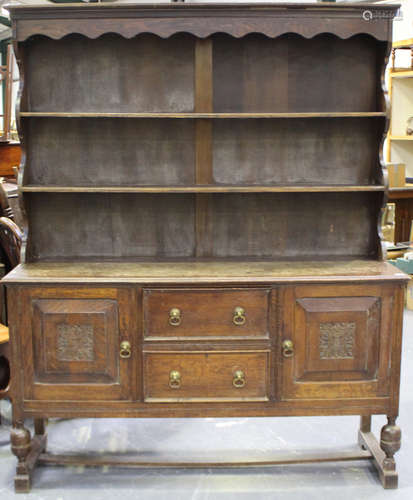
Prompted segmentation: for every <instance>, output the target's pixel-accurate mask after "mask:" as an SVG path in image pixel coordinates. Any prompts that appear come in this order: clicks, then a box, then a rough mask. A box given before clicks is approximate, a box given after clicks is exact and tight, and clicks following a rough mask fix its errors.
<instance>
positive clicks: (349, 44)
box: [4, 4, 407, 492]
mask: <svg viewBox="0 0 413 500" xmlns="http://www.w3.org/2000/svg"><path fill="white" fill-rule="evenodd" d="M365 9H366V7H365V5H347V4H339V5H334V6H330V5H328V4H319V5H308V4H303V5H300V4H284V5H280V4H278V5H268V4H263V5H259V4H253V5H248V4H241V5H216V4H212V5H200V4H188V5H186V4H171V5H153V6H151V5H140V6H139V5H117V4H105V5H99V6H95V5H91V4H85V5H82V6H79V5H77V6H67V5H64V6H49V5H48V6H41V7H40V6H39V7H28V6H12V7H10V12H11V18H12V22H13V32H14V33H15V35H16V39H15V48H16V53H17V57H18V60H19V64H20V70H21V74H22V75H23V78H24V87H23V89H24V90H23V93H22V96H21V108H20V114H19V119H20V122H21V132H22V137H21V138H22V146H23V148H24V156H23V157H24V158H25V165H24V166H23V169H22V171H21V174H20V190H21V193H22V195H23V200H22V201H23V202H24V205H25V208H26V213H27V216H28V239H27V242H25V244H24V246H23V256H24V257H23V259H24V262H23V263H22V264H21V265H19V266H18V267H17V268H15V270H13V271H12V272H11V273H10V274H9V275H8V276H7V277H6V278H5V279H4V283H5V284H6V286H7V293H8V304H9V321H10V325H11V328H12V332H13V334H12V338H11V341H12V377H13V394H12V396H13V419H14V420H13V430H12V433H11V442H12V450H13V452H14V453H15V455H16V456H17V457H18V465H17V474H16V479H15V486H16V491H18V492H23V491H28V490H29V488H30V476H31V473H32V470H33V468H34V467H35V465H36V463H37V462H41V463H46V464H47V463H66V464H69V463H71V464H82V463H84V464H89V465H92V464H97V465H105V464H107V465H112V464H115V463H121V464H126V463H127V464H128V465H135V466H145V465H146V466H147V465H154V466H156V467H158V466H160V465H163V466H177V465H179V466H183V467H202V466H205V465H206V466H208V467H211V466H214V467H223V466H224V467H226V466H228V465H232V466H234V465H242V466H245V465H248V464H249V463H250V462H249V460H248V459H246V460H244V461H241V462H239V463H238V464H228V463H227V462H225V461H222V460H221V462H220V461H218V462H215V463H213V464H211V463H208V464H201V463H195V464H194V463H190V462H186V463H180V464H177V463H172V464H171V463H169V464H159V463H157V462H156V463H152V464H151V463H149V464H148V463H143V462H142V460H140V459H139V458H133V457H113V456H102V457H99V458H96V457H95V458H93V457H78V456H64V455H55V454H52V453H48V452H46V450H45V449H46V434H45V428H44V419H45V418H47V417H80V416H81V417H211V416H215V417H240V416H255V417H260V416H261V417H270V416H274V417H275V416H287V415H301V416H308V415H361V428H360V433H359V437H360V443H361V445H362V446H363V447H364V448H365V449H364V450H360V451H359V452H356V453H354V454H339V453H338V454H335V453H334V454H331V453H330V454H324V455H323V454H317V455H316V456H311V457H309V456H300V457H299V458H297V456H296V455H295V456H294V457H292V458H287V459H285V458H284V459H279V458H278V459H277V458H275V459H274V461H270V462H266V464H268V463H279V462H280V461H281V462H283V463H297V462H308V461H311V460H316V461H332V460H337V459H344V460H349V459H367V460H373V462H374V464H375V466H376V467H377V469H378V471H379V474H380V478H381V481H382V483H383V485H384V486H385V487H386V488H394V487H396V486H397V472H396V466H395V460H394V454H395V452H396V451H397V450H398V449H399V447H400V429H399V428H398V427H397V426H396V418H397V415H398V406H399V400H398V398H399V396H398V395H399V377H400V356H401V350H400V348H401V325H402V311H403V293H404V285H405V282H406V280H407V277H406V276H405V275H404V274H403V273H401V272H399V271H398V270H397V269H396V268H394V267H393V266H391V265H389V264H387V263H385V262H383V257H384V253H383V249H382V245H381V241H380V236H379V230H378V226H379V223H380V213H381V209H382V207H383V204H384V201H385V198H386V183H385V181H384V178H383V172H382V168H381V165H380V163H379V152H381V150H380V148H381V144H382V139H383V135H384V133H385V130H386V125H387V123H386V117H387V110H386V107H385V104H384V99H383V91H382V88H381V80H382V76H383V75H384V68H385V64H386V61H387V56H388V54H389V52H390V49H391V45H390V40H391V37H392V16H393V14H394V12H395V10H396V7H394V6H382V5H375V6H374V12H376V13H379V14H377V19H375V20H374V22H369V21H366V20H365V19H364V18H363V15H362V14H363V12H364V10H365ZM229 20H230V22H229ZM326 31H328V32H326ZM349 68H351V71H349V70H348V69H349ZM51 73H52V74H53V75H54V78H53V79H50V74H51ZM332 75H334V78H332ZM373 414H384V415H387V418H388V423H387V424H386V425H385V426H384V427H383V429H382V434H381V439H380V444H379V443H378V442H377V441H376V440H375V438H374V436H373V434H372V433H371V429H370V423H371V415H373ZM29 417H33V418H34V419H35V435H34V436H33V437H31V435H30V433H29V431H28V429H27V428H26V427H25V425H24V421H25V419H26V418H29ZM165 425H166V424H165ZM263 432H265V428H263ZM327 441H328V439H327Z"/></svg>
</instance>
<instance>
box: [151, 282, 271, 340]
mask: <svg viewBox="0 0 413 500" xmlns="http://www.w3.org/2000/svg"><path fill="white" fill-rule="evenodd" d="M269 296H270V291H269V290H267V289H246V290H234V289H230V290H223V289H217V290H210V289H209V290H199V289H198V290H197V289H192V290H188V289H184V290H156V289H147V290H145V291H144V298H143V309H144V335H145V338H150V337H155V338H179V337H184V338H187V337H191V338H194V337H210V338H211V337H254V338H259V337H261V338H268V322H269Z"/></svg>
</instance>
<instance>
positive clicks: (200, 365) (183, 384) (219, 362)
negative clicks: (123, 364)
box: [144, 351, 270, 402]
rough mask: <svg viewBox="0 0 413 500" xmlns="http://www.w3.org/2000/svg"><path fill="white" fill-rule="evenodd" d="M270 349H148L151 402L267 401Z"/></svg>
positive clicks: (146, 378)
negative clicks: (157, 350)
mask: <svg viewBox="0 0 413 500" xmlns="http://www.w3.org/2000/svg"><path fill="white" fill-rule="evenodd" d="M269 358H270V356H269V352H267V351H260V352H256V351H251V352H233V351H232V352H229V351H228V352H222V351H221V352H212V351H211V352H205V353H194V352H182V353H164V352H162V353H155V352H150V353H148V352H147V353H145V354H144V370H145V374H144V385H145V401H147V402H199V401H218V402H219V401H220V400H223V401H267V400H268V387H269V381H268V377H269V373H270V370H269Z"/></svg>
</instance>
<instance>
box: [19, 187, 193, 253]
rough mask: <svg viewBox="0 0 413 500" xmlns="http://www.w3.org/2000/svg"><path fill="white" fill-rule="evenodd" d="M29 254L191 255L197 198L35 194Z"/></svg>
mask: <svg viewBox="0 0 413 500" xmlns="http://www.w3.org/2000/svg"><path fill="white" fill-rule="evenodd" d="M27 207H28V213H29V222H30V229H31V232H30V235H31V239H30V249H29V255H30V258H31V259H32V260H33V259H34V260H38V259H49V260H50V259H70V258H75V259H76V258H90V259H93V258H96V257H97V256H99V257H100V258H102V257H103V258H115V259H116V258H118V259H119V258H134V257H150V258H154V257H171V258H174V257H191V256H193V255H194V249H195V236H194V232H195V231H194V226H195V221H194V197H193V196H191V195H166V196H165V195H142V196H134V195H130V194H128V195H119V194H116V195H105V194H90V193H87V194H69V193H65V194H60V195H59V194H49V195H48V196H47V197H44V196H42V195H36V194H33V195H29V196H28V197H27Z"/></svg>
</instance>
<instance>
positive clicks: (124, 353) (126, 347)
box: [119, 340, 132, 359]
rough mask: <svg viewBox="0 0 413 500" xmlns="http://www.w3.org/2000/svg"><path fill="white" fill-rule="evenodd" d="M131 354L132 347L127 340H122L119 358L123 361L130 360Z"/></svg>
mask: <svg viewBox="0 0 413 500" xmlns="http://www.w3.org/2000/svg"><path fill="white" fill-rule="evenodd" d="M131 354H132V347H131V345H130V342H128V341H127V340H124V341H123V342H121V343H120V352H119V356H120V357H121V358H123V359H126V358H130V357H131Z"/></svg>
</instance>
